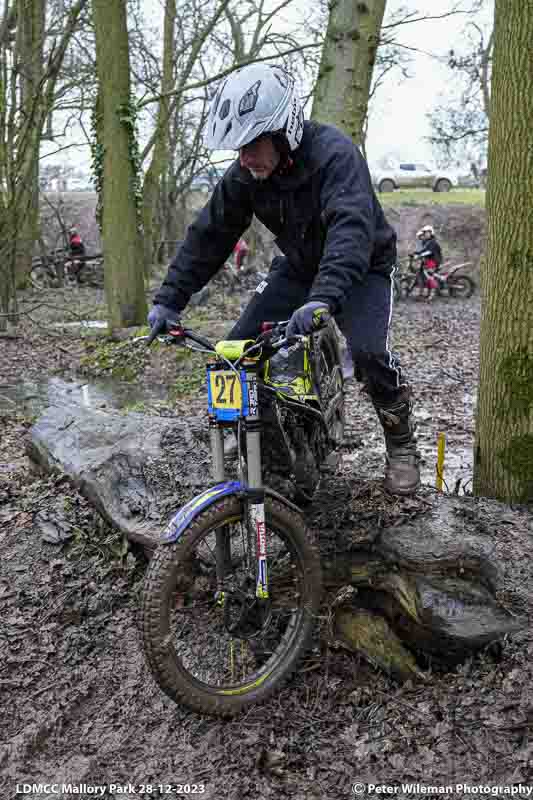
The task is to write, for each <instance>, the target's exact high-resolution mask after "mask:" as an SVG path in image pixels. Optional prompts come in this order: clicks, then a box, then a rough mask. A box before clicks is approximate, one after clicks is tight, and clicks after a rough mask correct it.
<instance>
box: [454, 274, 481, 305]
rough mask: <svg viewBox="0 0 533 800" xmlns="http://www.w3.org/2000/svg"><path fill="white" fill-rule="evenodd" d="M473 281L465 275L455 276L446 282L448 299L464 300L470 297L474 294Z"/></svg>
mask: <svg viewBox="0 0 533 800" xmlns="http://www.w3.org/2000/svg"><path fill="white" fill-rule="evenodd" d="M474 289H475V286H474V281H473V280H471V279H470V278H468V277H467V276H466V275H457V276H455V277H452V278H450V279H449V280H448V291H449V292H450V297H459V298H461V299H463V300H465V299H466V298H467V297H471V296H472V295H473V293H474Z"/></svg>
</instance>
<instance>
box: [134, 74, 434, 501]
mask: <svg viewBox="0 0 533 800" xmlns="http://www.w3.org/2000/svg"><path fill="white" fill-rule="evenodd" d="M206 144H207V146H208V147H210V148H211V149H214V150H221V149H224V150H228V149H233V150H237V151H238V154H239V157H238V159H237V160H235V161H234V162H233V164H232V165H231V166H230V167H229V169H228V170H227V172H226V173H225V175H224V176H223V178H222V179H221V180H220V182H219V183H218V184H217V186H216V187H215V189H214V191H213V194H212V196H211V198H210V200H209V202H208V203H207V205H206V206H205V207H204V208H203V210H202V211H201V212H200V214H199V216H198V217H197V219H196V221H195V222H194V223H193V224H192V225H191V226H190V228H189V229H188V231H187V236H186V238H185V241H184V242H183V244H182V246H181V247H180V248H179V250H178V251H177V253H176V255H175V256H174V259H173V260H172V262H171V263H170V266H169V268H168V273H167V276H166V278H165V280H164V282H163V285H162V286H161V288H160V290H159V291H158V293H157V294H156V296H155V301H154V302H155V305H154V307H153V308H152V310H151V311H150V313H149V316H148V321H149V323H150V325H151V326H154V325H155V324H156V322H158V321H165V322H166V323H167V327H170V326H171V324H172V322H175V321H176V319H177V318H178V315H179V314H180V312H181V311H182V310H183V309H184V308H185V306H186V305H187V302H188V301H189V299H190V297H191V295H192V294H194V293H195V292H197V291H199V290H200V289H201V288H202V287H203V286H204V285H205V284H206V283H207V282H208V281H209V280H210V278H212V277H213V275H214V274H215V273H216V272H217V270H218V269H219V268H220V267H221V266H222V265H223V264H224V262H225V261H226V259H227V258H228V257H229V255H230V253H231V252H232V250H233V248H234V247H235V244H236V242H237V241H238V240H239V238H240V237H241V236H242V234H243V232H244V231H245V230H246V229H247V228H248V226H249V225H250V223H251V221H252V217H253V215H254V214H255V215H256V216H257V218H258V219H259V220H261V222H263V223H264V224H265V225H266V227H267V228H268V229H269V230H271V231H272V232H273V233H274V234H275V235H276V236H277V239H276V244H277V245H278V247H279V248H280V250H281V251H282V252H283V253H284V256H283V257H279V256H278V257H276V258H274V260H273V262H272V265H271V268H270V272H269V273H268V275H267V277H266V278H265V280H263V281H261V283H260V284H259V286H258V287H257V288H256V290H255V293H254V295H253V297H252V299H251V300H250V302H249V304H248V306H247V307H246V308H245V310H244V311H243V313H242V315H241V317H240V319H239V320H238V321H237V323H236V324H235V326H234V328H233V329H232V331H231V332H230V334H229V338H232V339H245V338H253V337H255V336H257V335H258V333H259V329H260V324H261V322H262V321H264V320H272V321H277V320H284V319H287V318H288V317H289V316H290V322H289V326H288V328H287V335H294V334H309V333H311V332H312V331H313V329H314V327H315V326H316V324H317V322H318V321H319V319H320V317H321V316H322V315H323V314H332V315H333V316H334V317H335V319H336V320H337V322H338V324H339V326H340V328H341V330H342V331H343V333H344V334H345V336H346V338H347V340H348V343H349V345H350V350H351V353H352V357H353V359H354V363H355V365H356V371H357V375H358V377H359V379H360V380H362V381H363V382H364V384H365V385H366V388H367V390H368V393H369V394H370V397H371V399H372V403H373V405H374V407H375V409H376V411H377V413H378V416H379V419H380V422H381V424H382V426H383V429H384V434H385V442H386V447H387V462H386V469H385V486H386V488H387V489H388V490H389V491H391V492H393V493H395V494H402V495H405V494H411V493H412V492H414V491H415V490H416V489H417V487H418V485H419V469H418V458H419V457H418V453H417V451H416V445H415V439H414V425H413V422H412V416H411V402H410V395H411V393H410V389H409V386H408V384H407V383H406V381H405V379H404V377H403V374H402V371H401V369H400V365H399V363H398V361H397V360H396V358H395V357H394V356H393V355H392V353H391V352H390V350H389V325H390V318H391V302H392V301H391V297H392V291H391V288H392V287H391V272H392V269H393V265H394V263H395V259H396V235H395V233H394V230H393V229H392V228H391V226H390V225H389V224H388V223H387V221H386V219H385V216H384V214H383V210H382V208H381V206H380V205H379V203H378V201H377V199H376V196H375V193H374V190H373V188H372V182H371V179H370V174H369V171H368V167H367V164H366V161H365V160H364V158H363V157H362V155H361V153H360V152H359V150H358V148H357V147H356V146H355V145H354V144H353V142H352V141H351V140H350V139H349V138H348V137H347V136H345V135H344V134H343V133H341V132H340V131H339V130H337V129H336V128H334V127H332V126H330V125H322V124H318V123H315V122H304V115H303V109H302V106H301V104H300V102H299V99H298V96H297V94H296V90H295V83H294V79H293V77H292V76H291V75H290V74H288V73H287V72H286V71H285V70H284V69H282V68H281V67H279V66H276V65H265V64H251V65H248V66H246V67H243V68H241V69H240V70H237V71H236V72H234V73H233V74H232V75H231V76H229V77H228V78H226V79H225V80H224V81H223V82H222V85H221V87H220V88H219V90H218V92H217V94H216V96H215V98H214V101H213V104H212V106H211V109H210V113H209V117H208V121H207V130H206Z"/></svg>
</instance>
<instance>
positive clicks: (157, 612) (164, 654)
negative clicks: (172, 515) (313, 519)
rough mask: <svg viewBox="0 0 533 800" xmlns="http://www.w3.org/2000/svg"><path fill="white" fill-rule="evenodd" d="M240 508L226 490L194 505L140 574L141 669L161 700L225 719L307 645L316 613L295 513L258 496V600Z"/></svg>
mask: <svg viewBox="0 0 533 800" xmlns="http://www.w3.org/2000/svg"><path fill="white" fill-rule="evenodd" d="M243 509H244V506H243V503H242V501H241V500H240V499H239V498H237V497H235V496H229V497H226V498H224V500H222V501H221V502H220V503H216V504H215V505H213V506H211V507H209V508H207V509H206V510H204V511H203V512H202V513H200V514H199V515H198V516H197V517H196V518H195V519H194V521H193V522H192V523H191V524H190V526H189V527H188V528H186V530H185V531H184V533H183V534H182V535H181V536H180V538H179V541H178V542H176V543H173V544H168V545H165V544H163V545H160V546H159V548H158V549H157V551H156V553H155V555H154V556H153V558H152V560H151V562H150V566H149V568H148V572H147V576H146V580H145V587H144V592H143V600H142V612H141V613H142V620H141V621H142V636H143V644H144V650H145V653H146V656H147V659H148V663H149V665H150V668H151V670H152V672H153V675H154V677H155V679H156V681H157V682H158V684H159V686H160V687H161V689H162V690H163V691H164V692H165V693H166V694H167V695H168V696H169V697H171V698H172V699H173V700H175V701H176V702H177V703H180V704H183V705H186V706H188V707H189V708H192V709H194V710H195V711H198V712H200V713H208V714H217V715H221V716H229V715H232V714H236V713H238V712H239V711H241V710H242V709H244V708H246V707H247V706H249V705H251V704H252V703H258V702H262V701H263V700H265V699H266V698H267V697H269V695H271V694H272V693H273V692H274V691H277V690H278V689H279V688H280V686H281V685H282V684H283V683H284V682H285V681H287V680H288V679H289V678H290V676H291V675H292V674H293V672H294V670H295V669H296V667H297V664H298V662H299V660H300V658H301V656H302V655H303V653H304V651H305V650H306V648H307V647H308V645H309V644H310V641H311V637H312V633H313V628H314V619H315V616H316V614H317V613H318V607H319V602H320V592H321V579H320V564H319V559H318V555H317V553H316V551H315V548H314V547H313V546H312V545H311V543H310V541H309V535H308V533H307V531H306V529H305V525H304V523H303V520H302V519H301V517H300V515H299V514H297V513H296V512H295V511H293V510H292V509H290V508H288V507H286V506H285V505H283V504H282V503H280V502H278V501H277V500H275V499H272V498H269V497H267V498H266V500H265V522H266V531H265V533H266V543H267V544H266V551H267V571H268V587H269V598H268V599H267V600H259V599H258V598H257V597H256V592H255V589H256V579H257V559H256V548H255V535H253V536H252V535H251V533H250V531H249V530H248V525H247V521H246V520H245V519H244V511H243ZM217 532H218V535H219V537H220V536H221V535H222V537H223V539H225V548H224V551H225V558H226V564H225V567H223V568H222V573H221V568H220V565H217V558H216V545H217ZM219 552H220V549H219ZM217 576H218V577H217Z"/></svg>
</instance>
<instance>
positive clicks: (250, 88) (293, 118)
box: [204, 64, 304, 150]
mask: <svg viewBox="0 0 533 800" xmlns="http://www.w3.org/2000/svg"><path fill="white" fill-rule="evenodd" d="M303 127H304V114H303V109H302V106H301V103H300V101H299V99H298V97H297V96H296V92H295V86H294V78H293V77H292V76H291V75H289V73H288V72H286V71H285V70H284V69H283V68H282V67H278V66H277V65H275V64H249V65H248V66H247V67H243V68H242V69H239V70H237V71H236V72H233V73H232V74H231V75H230V76H229V77H228V78H226V80H225V81H224V82H223V84H222V86H221V87H220V89H219V90H218V91H217V94H216V96H215V99H214V100H213V103H212V105H211V108H210V110H209V117H208V120H207V127H206V131H205V136H204V140H205V144H206V146H207V147H209V148H210V149H211V150H239V149H240V148H241V147H244V145H245V144H249V143H250V142H252V141H253V140H254V139H257V137H258V136H261V134H263V133H277V132H280V133H283V134H284V136H285V138H286V139H287V142H288V144H289V147H290V149H291V150H295V149H296V148H297V147H298V145H299V144H300V142H301V140H302V134H303Z"/></svg>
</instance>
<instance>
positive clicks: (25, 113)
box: [14, 0, 45, 286]
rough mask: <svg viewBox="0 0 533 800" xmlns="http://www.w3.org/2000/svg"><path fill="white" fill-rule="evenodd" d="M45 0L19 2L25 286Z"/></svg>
mask: <svg viewBox="0 0 533 800" xmlns="http://www.w3.org/2000/svg"><path fill="white" fill-rule="evenodd" d="M44 22H45V2H44V0H33V1H32V2H27V0H19V2H18V5H17V63H18V69H19V71H20V76H21V77H20V108H21V114H22V120H23V123H22V127H21V131H20V136H19V140H18V151H17V154H18V156H19V157H20V168H19V169H20V171H19V182H18V186H17V188H16V195H17V201H16V209H17V213H16V226H15V229H14V230H15V232H16V239H17V250H16V284H17V286H23V285H24V284H25V282H26V279H27V276H28V274H29V272H30V269H31V258H32V255H33V246H34V243H35V241H36V239H37V238H38V226H39V143H40V136H41V129H42V122H41V116H42V111H43V110H42V108H41V106H42V103H43V100H42V96H41V91H42V88H41V85H42V80H43V72H44V69H43V47H44Z"/></svg>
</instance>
